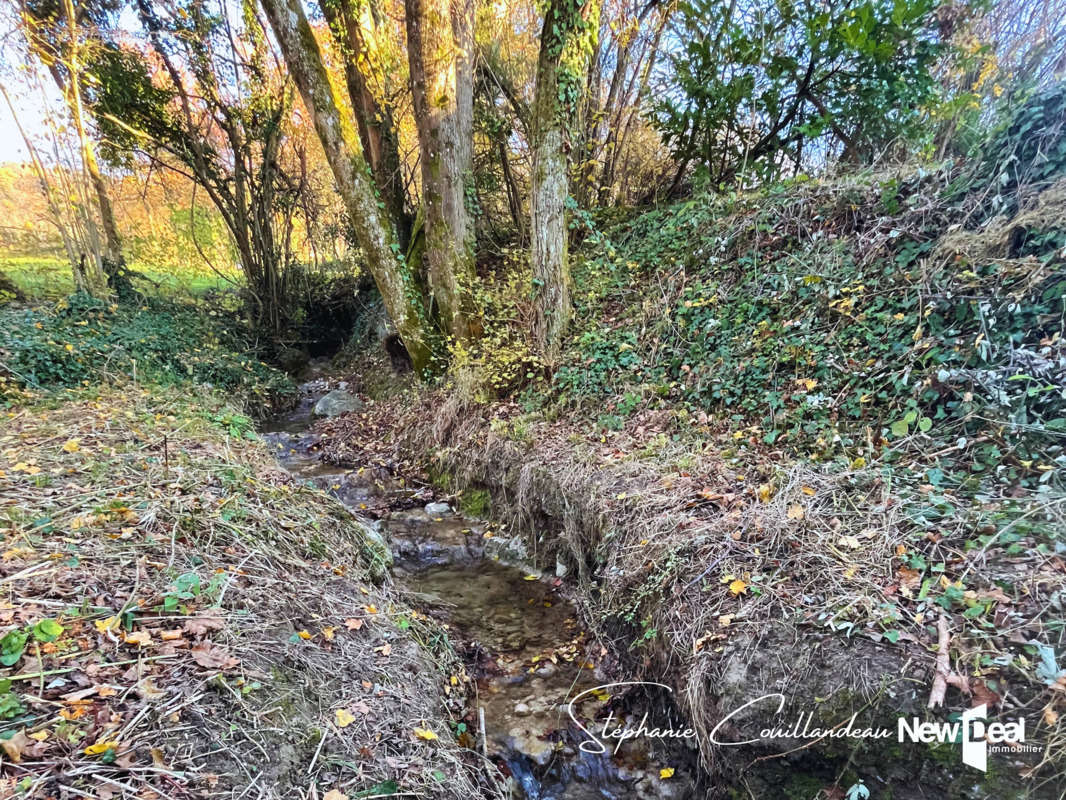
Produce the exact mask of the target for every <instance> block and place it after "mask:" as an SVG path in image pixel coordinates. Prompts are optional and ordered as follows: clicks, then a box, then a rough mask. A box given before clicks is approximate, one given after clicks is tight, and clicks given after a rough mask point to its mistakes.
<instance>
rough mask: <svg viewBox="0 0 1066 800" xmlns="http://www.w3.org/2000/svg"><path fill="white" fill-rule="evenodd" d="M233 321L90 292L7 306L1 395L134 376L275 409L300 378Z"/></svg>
mask: <svg viewBox="0 0 1066 800" xmlns="http://www.w3.org/2000/svg"><path fill="white" fill-rule="evenodd" d="M233 323H234V320H233V319H232V318H228V316H223V315H221V314H220V313H219V312H215V311H210V310H205V309H204V308H203V307H202V306H196V305H190V304H183V303H178V302H170V301H164V300H158V299H146V300H144V301H143V302H142V303H140V304H138V305H127V304H107V303H104V302H102V301H99V300H96V299H93V298H91V297H89V296H88V295H85V294H75V295H71V296H70V297H69V298H66V299H63V300H60V301H59V302H57V303H56V304H54V305H52V306H38V307H32V308H14V307H9V308H4V309H0V329H2V330H4V332H5V336H4V339H3V341H2V342H0V400H5V401H6V402H7V403H8V404H10V403H11V402H14V401H15V400H17V399H19V397H20V396H21V395H22V394H23V393H24V392H26V391H30V392H48V391H54V390H60V389H67V388H72V387H78V386H82V385H88V384H90V383H96V382H98V381H100V380H102V379H110V380H112V381H114V380H120V379H123V380H124V379H129V380H134V381H140V382H153V383H158V384H161V385H164V386H169V385H176V384H183V383H194V384H208V385H210V386H212V387H215V388H217V389H219V390H222V391H225V392H227V393H229V394H230V395H231V396H232V397H233V398H234V400H235V401H237V402H242V403H244V404H245V406H246V407H247V408H248V409H249V410H250V411H251V412H253V413H255V414H265V413H269V412H270V411H271V410H272V409H274V408H275V407H276V406H277V405H279V404H281V403H284V402H285V401H286V399H287V398H288V397H290V396H292V394H293V392H294V387H293V384H292V382H291V381H290V380H289V378H288V377H286V376H285V375H284V374H283V373H281V372H279V371H278V370H276V369H274V368H272V367H270V366H268V365H266V364H264V363H263V362H262V361H260V360H259V359H258V358H257V357H256V354H255V353H254V351H253V348H252V344H253V343H252V340H251V337H250V336H249V335H248V334H247V333H246V332H245V331H244V329H243V328H242V327H241V326H240V325H234V324H233Z"/></svg>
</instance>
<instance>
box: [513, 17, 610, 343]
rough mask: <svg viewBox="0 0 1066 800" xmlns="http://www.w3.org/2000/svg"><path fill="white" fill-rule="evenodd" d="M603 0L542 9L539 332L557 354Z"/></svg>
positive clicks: (537, 105) (536, 148)
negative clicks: (587, 91) (572, 205)
mask: <svg viewBox="0 0 1066 800" xmlns="http://www.w3.org/2000/svg"><path fill="white" fill-rule="evenodd" d="M598 28H599V0H584V2H582V3H578V2H575V0H551V2H550V4H549V6H548V10H547V13H546V14H545V15H544V26H543V28H542V30H541V36H540V56H539V58H538V61H537V85H536V94H535V100H534V104H533V175H532V187H531V190H530V205H531V210H532V214H531V226H530V232H531V238H532V250H533V281H534V289H535V292H536V294H535V297H534V310H535V315H536V317H535V322H534V334H535V336H536V340H537V344H538V346H539V348H540V351H541V353H542V355H543V356H544V358H545V359H546V360H547V361H548V362H552V361H554V360H555V359H556V358H557V357H558V355H559V351H560V349H561V347H562V337H563V334H564V333H565V331H566V326H567V324H568V323H569V321H570V313H571V309H570V269H569V265H568V264H567V252H566V250H567V235H566V198H567V194H568V192H569V180H568V177H567V154H568V152H569V149H570V130H569V128H570V120H571V119H572V118H573V116H574V112H575V110H576V109H577V107H578V103H579V97H578V95H579V94H580V91H581V87H582V86H583V85H584V83H585V76H584V71H585V68H586V65H587V63H588V56H589V52H590V50H591V49H592V48H591V40H592V37H593V36H595V35H596V32H597V30H598Z"/></svg>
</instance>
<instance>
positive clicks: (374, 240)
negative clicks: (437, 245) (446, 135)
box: [261, 0, 435, 375]
mask: <svg viewBox="0 0 1066 800" xmlns="http://www.w3.org/2000/svg"><path fill="white" fill-rule="evenodd" d="M261 2H262V6H263V10H264V11H265V12H266V16H267V19H268V20H269V21H270V26H271V28H273V30H274V35H275V36H276V37H277V40H278V46H279V47H280V48H281V52H282V56H283V57H284V59H285V63H286V66H287V67H288V69H289V73H290V74H291V75H292V77H293V80H294V81H295V82H296V86H297V88H298V89H299V91H300V96H301V97H302V98H303V102H304V105H305V106H306V107H307V110H308V113H310V115H311V117H312V120H313V121H314V125H315V131H316V133H317V134H318V138H319V140H320V141H321V142H322V149H323V150H324V151H325V154H326V160H327V161H328V162H329V165H330V169H331V170H332V172H333V177H334V180H336V182H337V188H338V190H339V192H340V194H341V198H342V199H343V200H344V204H345V208H346V209H347V211H348V216H349V217H350V222H351V225H352V228H353V229H354V231H355V235H356V237H357V239H358V241H359V245H360V247H361V248H362V250H363V255H364V257H365V258H366V262H367V266H368V268H369V270H370V274H371V275H372V276H373V277H374V282H375V283H376V284H377V287H378V291H380V292H381V297H382V300H383V301H384V303H385V310H386V311H387V312H388V314H389V317H390V318H391V319H392V322H393V324H394V325H395V326H396V330H397V332H398V333H399V335H400V338H401V339H402V340H403V343H404V346H405V347H406V348H407V352H408V354H409V355H410V356H411V364H412V366H413V367H414V369H415V371H416V372H417V373H418V374H419V375H425V374H427V373H428V372H430V371H432V369H433V367H434V359H433V356H434V349H435V348H434V340H435V337H434V335H433V333H432V331H431V329H430V327H429V323H428V319H427V316H426V313H425V308H424V307H423V303H422V295H421V292H420V291H419V290H418V287H417V285H416V283H415V281H414V278H413V276H412V275H411V270H410V267H409V265H408V264H407V263H406V262H405V261H403V258H402V255H401V254H400V252H399V244H398V243H397V242H396V241H395V240H394V239H393V236H392V233H391V231H390V226H389V225H387V224H386V222H385V220H384V219H383V218H382V215H381V212H380V210H379V208H378V204H377V199H376V198H375V197H374V185H373V183H372V182H371V180H370V178H369V177H368V176H367V164H366V161H365V160H364V159H363V157H362V155H361V154H360V149H359V141H358V134H357V133H356V130H355V125H354V120H352V119H351V117H350V116H348V115H345V114H344V113H343V112H342V108H341V106H339V105H338V104H337V100H336V97H335V95H334V92H333V87H332V86H331V85H330V81H329V75H328V73H327V72H326V68H325V66H324V65H323V63H322V54H321V52H320V51H319V48H318V42H317V41H316V40H315V36H314V33H313V32H312V30H311V26H310V25H309V24H308V22H307V17H305V16H304V12H303V8H302V6H301V5H300V0H261Z"/></svg>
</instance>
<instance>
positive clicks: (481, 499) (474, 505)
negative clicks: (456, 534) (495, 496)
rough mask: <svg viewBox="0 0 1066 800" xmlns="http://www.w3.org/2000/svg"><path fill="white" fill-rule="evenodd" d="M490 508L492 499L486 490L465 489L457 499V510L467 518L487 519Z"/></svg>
mask: <svg viewBox="0 0 1066 800" xmlns="http://www.w3.org/2000/svg"><path fill="white" fill-rule="evenodd" d="M491 506H492V497H491V496H490V495H489V493H488V490H486V489H466V490H464V491H463V493H462V495H460V497H459V510H460V511H462V512H463V515H464V516H467V517H477V518H479V519H480V518H484V517H487V516H488V515H489V511H490V509H491Z"/></svg>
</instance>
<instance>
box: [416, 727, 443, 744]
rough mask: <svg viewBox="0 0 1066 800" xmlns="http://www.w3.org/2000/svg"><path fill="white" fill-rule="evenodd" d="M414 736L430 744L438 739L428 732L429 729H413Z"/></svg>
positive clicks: (431, 732) (435, 735)
mask: <svg viewBox="0 0 1066 800" xmlns="http://www.w3.org/2000/svg"><path fill="white" fill-rule="evenodd" d="M415 736H417V737H418V738H419V739H424V740H425V741H427V742H432V741H433V740H434V739H436V738H438V737H437V734H435V733H434V732H433V731H431V730H429V728H415Z"/></svg>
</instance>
